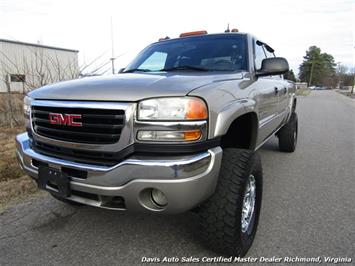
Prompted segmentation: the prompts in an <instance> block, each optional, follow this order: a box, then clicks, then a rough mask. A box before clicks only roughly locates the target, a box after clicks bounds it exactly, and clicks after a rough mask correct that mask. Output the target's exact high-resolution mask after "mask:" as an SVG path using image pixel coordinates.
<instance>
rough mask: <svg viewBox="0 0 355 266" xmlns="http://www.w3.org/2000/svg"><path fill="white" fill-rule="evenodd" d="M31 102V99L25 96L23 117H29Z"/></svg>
mask: <svg viewBox="0 0 355 266" xmlns="http://www.w3.org/2000/svg"><path fill="white" fill-rule="evenodd" d="M31 102H32V98H30V97H28V96H25V98H23V112H24V114H25V117H30V112H31Z"/></svg>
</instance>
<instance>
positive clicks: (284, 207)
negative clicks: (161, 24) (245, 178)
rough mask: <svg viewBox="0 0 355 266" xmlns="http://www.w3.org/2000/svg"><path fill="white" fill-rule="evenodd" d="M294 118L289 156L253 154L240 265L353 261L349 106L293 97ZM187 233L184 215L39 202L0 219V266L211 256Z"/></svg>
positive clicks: (327, 97)
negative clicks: (260, 188) (256, 157)
mask: <svg viewBox="0 0 355 266" xmlns="http://www.w3.org/2000/svg"><path fill="white" fill-rule="evenodd" d="M298 114H299V122H300V132H299V143H298V147H297V150H296V152H295V153H292V154H287V153H280V152H279V151H278V150H277V139H276V138H273V139H271V140H270V141H269V142H268V143H266V144H265V145H264V147H263V148H262V150H261V151H260V154H261V157H262V161H263V167H264V194H263V196H264V198H263V206H262V212H261V218H260V223H259V229H258V232H257V236H256V239H255V241H254V245H253V247H252V249H251V250H250V251H249V253H248V256H251V257H260V256H264V257H272V256H280V257H284V256H291V257H292V256H298V257H316V256H330V257H346V256H347V257H350V258H351V257H352V259H353V260H354V259H355V257H354V254H355V101H354V100H351V99H349V98H346V97H345V96H342V95H339V94H337V93H335V92H332V91H321V92H313V93H312V94H311V95H310V96H307V97H299V104H298ZM196 228H197V226H196V215H195V214H193V213H186V214H182V215H178V216H153V215H141V214H129V213H123V212H114V211H106V210H100V209H96V208H92V207H77V208H74V207H70V206H66V205H65V204H63V203H61V202H57V201H56V200H54V199H52V198H51V197H50V196H44V197H40V198H36V199H32V200H29V201H27V202H25V203H22V204H19V205H16V206H14V207H11V208H9V209H7V210H5V211H4V212H2V213H1V214H0V265H74V264H78V265H87V264H90V265H135V264H139V263H140V262H141V259H142V257H143V256H145V257H158V258H160V259H162V258H163V257H164V256H167V257H178V258H181V257H189V256H194V257H197V258H202V257H205V256H207V257H214V256H217V255H216V254H214V253H212V252H210V251H208V250H205V249H204V248H203V247H202V246H201V244H200V242H199V241H198V235H197V234H196ZM353 264H355V262H354V261H353ZM195 265H196V264H195ZM249 265H250V264H249ZM269 265H274V263H272V264H269Z"/></svg>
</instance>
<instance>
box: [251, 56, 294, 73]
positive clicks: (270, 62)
mask: <svg viewBox="0 0 355 266" xmlns="http://www.w3.org/2000/svg"><path fill="white" fill-rule="evenodd" d="M288 70H289V66H288V62H287V60H286V59H285V58H283V57H273V58H265V59H264V60H263V61H262V62H261V69H259V70H257V71H256V73H255V75H256V76H257V77H261V76H272V75H281V74H285V73H286V72H287V71H288Z"/></svg>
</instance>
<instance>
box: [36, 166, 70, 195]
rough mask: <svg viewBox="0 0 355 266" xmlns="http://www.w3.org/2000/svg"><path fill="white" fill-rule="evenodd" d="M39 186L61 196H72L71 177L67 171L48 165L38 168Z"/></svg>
mask: <svg viewBox="0 0 355 266" xmlns="http://www.w3.org/2000/svg"><path fill="white" fill-rule="evenodd" d="M38 187H39V188H41V189H44V190H47V191H48V192H50V193H52V194H55V195H57V196H60V197H70V195H71V190H70V179H69V177H68V175H67V174H66V173H63V172H61V171H60V170H57V169H54V168H50V167H47V166H39V168H38Z"/></svg>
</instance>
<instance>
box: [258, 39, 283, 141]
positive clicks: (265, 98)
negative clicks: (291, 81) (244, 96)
mask: <svg viewBox="0 0 355 266" xmlns="http://www.w3.org/2000/svg"><path fill="white" fill-rule="evenodd" d="M253 43H254V49H253V50H254V64H255V69H256V70H258V69H260V68H261V62H262V60H263V59H265V58H266V52H265V49H264V47H263V43H262V42H258V41H256V40H254V42H253ZM253 87H254V90H253V91H254V97H255V99H256V101H257V106H258V116H259V131H258V144H259V143H261V142H263V141H264V140H265V139H266V138H268V137H269V136H270V135H271V134H272V133H273V132H274V131H275V129H276V128H277V127H278V125H279V123H280V121H279V119H278V114H279V99H278V97H279V96H278V94H279V86H278V83H277V82H275V79H274V78H273V77H269V76H267V77H258V78H257V79H256V81H255V82H254V84H253Z"/></svg>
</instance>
